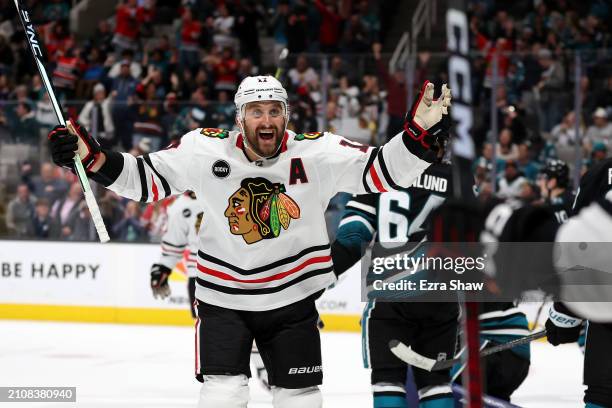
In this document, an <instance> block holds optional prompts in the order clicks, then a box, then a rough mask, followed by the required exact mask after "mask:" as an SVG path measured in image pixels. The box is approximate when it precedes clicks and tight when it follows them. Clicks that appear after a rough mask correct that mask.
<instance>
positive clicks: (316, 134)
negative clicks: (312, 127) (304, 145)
mask: <svg viewBox="0 0 612 408" xmlns="http://www.w3.org/2000/svg"><path fill="white" fill-rule="evenodd" d="M323 134H324V133H323V132H306V133H300V134H299V135H295V140H297V141H298V142H301V141H302V140H315V139H318V138H320V137H322V136H323Z"/></svg>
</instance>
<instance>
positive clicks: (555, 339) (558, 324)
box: [546, 302, 582, 346]
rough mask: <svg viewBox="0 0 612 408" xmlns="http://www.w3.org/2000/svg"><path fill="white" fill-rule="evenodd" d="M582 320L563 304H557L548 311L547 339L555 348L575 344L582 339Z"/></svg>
mask: <svg viewBox="0 0 612 408" xmlns="http://www.w3.org/2000/svg"><path fill="white" fill-rule="evenodd" d="M581 326H582V319H579V318H577V317H576V316H574V315H573V314H572V312H570V311H569V309H568V308H567V307H566V306H565V305H564V304H563V303H561V302H555V303H554V304H553V305H552V306H551V307H550V310H549V311H548V320H547V321H546V339H547V340H548V342H549V343H550V344H552V345H553V346H558V345H559V344H563V343H573V342H575V341H578V337H580V328H581Z"/></svg>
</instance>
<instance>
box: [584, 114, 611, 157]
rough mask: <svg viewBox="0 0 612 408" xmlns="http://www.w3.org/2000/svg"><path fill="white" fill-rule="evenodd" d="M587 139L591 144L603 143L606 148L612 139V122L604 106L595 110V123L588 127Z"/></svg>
mask: <svg viewBox="0 0 612 408" xmlns="http://www.w3.org/2000/svg"><path fill="white" fill-rule="evenodd" d="M585 139H586V141H587V143H588V144H589V145H595V144H596V143H598V142H599V143H603V144H604V145H605V146H606V148H607V147H608V146H610V144H611V143H610V141H611V140H612V123H610V122H609V121H608V114H607V112H606V110H605V109H604V108H602V107H599V108H597V109H595V112H593V124H592V125H591V126H589V128H588V129H587V132H586V135H585Z"/></svg>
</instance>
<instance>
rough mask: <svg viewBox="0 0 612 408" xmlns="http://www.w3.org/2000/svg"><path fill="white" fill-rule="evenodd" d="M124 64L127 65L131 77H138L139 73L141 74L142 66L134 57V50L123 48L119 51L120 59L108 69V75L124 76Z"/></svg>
mask: <svg viewBox="0 0 612 408" xmlns="http://www.w3.org/2000/svg"><path fill="white" fill-rule="evenodd" d="M125 64H127V65H128V66H129V68H130V70H129V72H130V75H131V76H132V77H133V78H135V79H137V78H140V75H142V66H141V65H140V63H139V62H138V61H136V60H135V59H134V51H133V50H130V49H128V50H123V51H122V52H121V59H120V60H119V61H118V62H116V63H114V64H113V66H112V67H111V69H110V71H109V72H108V77H109V78H113V79H114V78H117V77H119V76H125V73H124V72H123V69H122V68H123V66H124V65H125Z"/></svg>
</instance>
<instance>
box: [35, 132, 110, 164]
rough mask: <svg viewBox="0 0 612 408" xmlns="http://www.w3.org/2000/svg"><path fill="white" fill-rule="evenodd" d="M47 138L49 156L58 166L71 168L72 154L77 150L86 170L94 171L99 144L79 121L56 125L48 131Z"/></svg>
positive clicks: (99, 153)
mask: <svg viewBox="0 0 612 408" xmlns="http://www.w3.org/2000/svg"><path fill="white" fill-rule="evenodd" d="M47 138H48V140H49V145H50V150H51V157H52V159H53V162H54V163H55V164H57V165H58V166H62V167H66V168H68V169H72V168H73V167H74V154H75V152H77V151H78V154H79V157H80V158H81V162H82V163H83V167H85V169H86V170H87V171H95V170H97V167H99V164H100V160H101V150H100V144H99V143H98V141H97V140H96V139H94V138H93V137H91V136H90V135H89V133H88V132H87V129H85V127H84V126H82V125H81V124H80V123H79V122H76V121H74V122H72V123H70V122H69V123H68V124H67V125H66V126H62V125H58V126H56V127H54V128H53V129H52V130H51V131H50V132H49V134H48V136H47Z"/></svg>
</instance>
